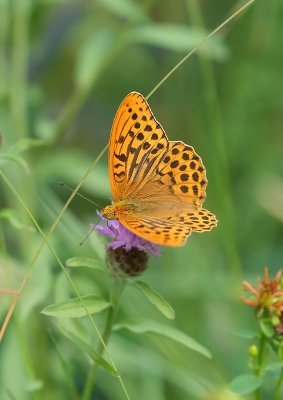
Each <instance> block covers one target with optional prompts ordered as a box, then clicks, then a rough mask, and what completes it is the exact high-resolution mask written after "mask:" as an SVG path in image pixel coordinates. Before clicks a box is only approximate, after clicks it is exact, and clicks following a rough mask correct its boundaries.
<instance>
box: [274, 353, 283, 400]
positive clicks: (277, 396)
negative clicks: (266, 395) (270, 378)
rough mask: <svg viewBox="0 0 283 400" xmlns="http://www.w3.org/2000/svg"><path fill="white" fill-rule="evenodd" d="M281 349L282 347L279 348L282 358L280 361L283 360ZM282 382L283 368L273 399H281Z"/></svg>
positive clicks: (280, 357)
mask: <svg viewBox="0 0 283 400" xmlns="http://www.w3.org/2000/svg"><path fill="white" fill-rule="evenodd" d="M280 350H281V349H279V359H280V361H283V358H282V352H281V351H280ZM282 382H283V368H281V372H280V375H279V379H278V382H277V385H276V388H275V392H274V395H273V397H272V400H278V399H279V394H280V391H281V386H282Z"/></svg>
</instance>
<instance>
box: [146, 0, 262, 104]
mask: <svg viewBox="0 0 283 400" xmlns="http://www.w3.org/2000/svg"><path fill="white" fill-rule="evenodd" d="M254 1H255V0H250V1H249V2H248V3H247V4H245V5H244V6H243V7H241V8H239V10H237V11H236V12H235V13H234V14H232V15H231V17H229V18H227V19H226V21H224V22H223V23H222V24H221V25H219V26H218V27H217V28H216V29H214V31H212V32H211V33H210V34H209V35H208V36H207V37H206V38H205V39H203V40H202V41H201V42H200V43H199V44H198V45H197V46H196V47H195V48H194V49H193V50H192V51H190V52H189V54H187V55H186V56H185V57H184V58H183V59H182V60H181V61H180V62H179V63H178V64H177V65H175V67H174V68H172V69H171V71H170V72H168V74H167V75H165V76H164V78H163V79H161V81H160V82H159V83H158V84H157V85H156V86H155V87H154V88H153V89H152V91H151V92H150V93H149V94H148V95H147V96H146V99H149V98H150V96H151V95H152V94H153V93H154V92H155V91H156V90H157V89H158V88H159V86H161V85H162V83H164V82H165V81H166V79H167V78H169V76H170V75H172V74H173V72H175V71H176V69H178V68H179V67H180V66H181V65H182V64H183V62H185V61H186V60H187V59H188V58H189V57H190V56H191V55H192V54H193V53H194V52H195V51H196V50H198V49H199V48H200V47H201V46H202V45H203V44H204V43H205V42H206V41H207V40H208V39H210V38H211V36H213V35H214V34H215V33H216V32H218V31H219V30H220V29H221V28H223V26H225V25H226V24H228V22H229V21H231V20H232V19H233V18H235V17H236V16H237V15H238V14H240V13H241V12H242V11H244V10H245V9H246V8H247V7H248V6H249V5H250V4H252V3H253V2H254Z"/></svg>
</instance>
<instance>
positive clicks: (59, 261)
mask: <svg viewBox="0 0 283 400" xmlns="http://www.w3.org/2000/svg"><path fill="white" fill-rule="evenodd" d="M96 161H97V160H96ZM89 172H90V171H89ZM87 174H88V173H87ZM87 174H86V175H85V177H86V176H87ZM0 175H1V176H2V178H3V180H4V181H5V183H6V184H7V186H8V187H9V188H10V190H11V191H12V192H13V193H14V195H15V197H16V198H17V199H18V201H19V203H20V204H21V205H22V207H23V208H24V209H25V211H26V212H27V214H28V215H29V217H30V219H31V220H32V222H33V223H34V225H35V226H36V228H37V229H38V231H39V232H40V234H41V236H42V237H43V238H44V242H43V244H42V245H41V246H40V248H39V250H38V252H37V253H36V256H35V258H34V259H33V262H32V263H31V265H30V266H29V268H28V271H27V273H26V275H25V278H24V279H23V282H22V284H21V287H20V289H19V294H20V293H21V291H22V289H23V287H24V285H25V282H26V280H27V276H28V275H29V274H30V272H31V269H32V267H33V265H34V263H35V262H36V260H37V258H38V256H39V254H40V252H41V250H42V248H43V247H44V244H45V243H46V244H47V246H48V247H49V248H50V250H51V252H52V253H53V255H54V257H55V258H56V260H57V262H58V263H59V265H60V267H61V268H62V270H63V271H64V273H65V275H66V276H67V278H68V280H69V282H70V284H71V286H72V288H73V290H74V291H75V293H76V294H77V296H78V298H79V299H80V302H81V304H82V306H83V307H84V309H85V311H86V313H87V315H88V317H89V319H90V321H91V323H92V325H93V327H94V329H95V330H96V333H97V335H98V337H99V339H100V341H101V343H102V346H103V348H104V350H105V351H106V353H107V355H108V357H109V360H110V362H111V364H112V366H113V368H114V369H115V370H116V371H117V368H116V366H115V364H114V361H113V359H112V357H111V355H110V353H109V351H108V349H107V347H106V345H105V343H104V340H103V338H102V336H101V334H100V332H99V330H98V328H97V326H96V324H95V322H94V320H93V318H92V316H91V314H90V313H89V311H88V308H87V307H86V305H85V302H84V301H83V299H82V297H81V295H80V294H79V292H78V290H77V288H76V286H75V284H74V283H73V281H72V279H71V277H70V275H69V274H68V272H67V271H66V268H65V267H64V265H63V264H62V262H61V260H60V259H59V257H58V256H57V254H56V252H55V251H54V249H53V247H52V246H51V244H50V243H49V242H48V239H47V236H45V235H44V233H43V232H42V230H41V228H40V226H39V225H38V223H37V222H36V220H35V219H34V217H33V216H32V214H31V213H30V211H29V209H28V208H27V207H26V205H25V203H24V202H23V201H22V199H21V198H20V196H19V195H18V193H17V192H16V190H15V189H14V187H13V186H12V184H11V183H10V182H9V180H8V179H7V178H6V176H5V175H4V173H3V172H2V171H0ZM80 185H81V183H80V184H79V185H78V187H77V188H76V189H75V191H77V190H78V189H79V187H80ZM75 191H74V192H73V193H72V195H71V197H70V199H71V198H72V197H73V196H74V193H75ZM70 199H69V202H70ZM67 204H68V202H67V203H66V205H65V208H66V207H67ZM65 208H63V210H64V209H65ZM63 210H62V211H63ZM62 211H61V213H60V214H59V216H60V215H62V214H63V212H62ZM57 220H59V217H58V218H57ZM57 220H56V221H55V222H57ZM53 226H54V224H53ZM50 233H51V230H50V231H49V235H50ZM17 300H18V297H15V299H14V302H15V303H14V302H13V304H12V305H13V309H14V307H15V305H16V302H17ZM13 309H10V310H11V311H10V310H9V312H8V314H9V318H8V319H7V317H6V319H5V321H4V323H6V325H5V329H6V326H7V324H8V322H9V319H10V316H11V315H12V312H13ZM7 316H8V315H7ZM5 329H4V330H3V332H2V336H3V334H4V332H5ZM1 331H2V329H1ZM1 338H2V337H1ZM118 379H119V382H120V384H121V387H122V389H123V391H124V394H125V396H126V398H127V399H129V396H128V394H127V391H126V388H125V386H124V384H123V381H122V378H121V376H119V377H118Z"/></svg>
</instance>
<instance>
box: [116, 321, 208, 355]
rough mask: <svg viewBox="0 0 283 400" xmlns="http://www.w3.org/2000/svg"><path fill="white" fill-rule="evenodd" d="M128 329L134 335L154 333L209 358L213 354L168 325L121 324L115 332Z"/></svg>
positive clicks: (148, 323)
mask: <svg viewBox="0 0 283 400" xmlns="http://www.w3.org/2000/svg"><path fill="white" fill-rule="evenodd" d="M120 329H127V330H129V331H131V332H134V333H139V334H142V333H153V334H155V335H158V336H163V337H165V338H167V339H170V340H173V341H175V342H177V343H181V344H182V345H184V346H186V347H187V348H189V349H191V350H194V351H196V352H198V353H200V354H202V355H203V356H205V357H207V358H211V357H212V356H211V353H210V351H209V350H208V349H206V348H205V347H204V346H202V345H201V344H200V343H198V342H197V341H196V340H195V339H193V338H191V337H190V336H188V335H186V334H184V333H183V332H180V331H179V330H177V329H175V328H172V327H171V326H168V325H163V324H160V323H157V322H155V321H145V322H141V323H136V324H135V323H131V322H130V323H128V322H120V323H119V324H118V325H116V326H115V327H114V330H116V331H118V330H120Z"/></svg>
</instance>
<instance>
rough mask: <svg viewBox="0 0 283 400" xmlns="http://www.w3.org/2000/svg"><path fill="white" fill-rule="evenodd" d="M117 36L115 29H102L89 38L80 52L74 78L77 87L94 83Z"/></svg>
mask: <svg viewBox="0 0 283 400" xmlns="http://www.w3.org/2000/svg"><path fill="white" fill-rule="evenodd" d="M116 38H117V34H116V33H115V32H114V31H113V30H110V29H102V30H101V31H98V32H96V33H95V34H94V35H92V36H91V37H90V38H88V39H87V41H86V43H85V44H84V45H83V46H82V48H81V49H80V51H79V53H78V58H77V64H76V68H75V78H74V79H75V84H76V86H77V87H79V88H89V87H90V86H91V85H92V84H93V83H94V81H95V80H96V78H97V77H98V76H99V74H100V72H101V71H102V70H103V68H104V66H105V64H106V61H107V59H108V57H109V53H110V49H111V47H112V46H113V44H114V43H115V42H116Z"/></svg>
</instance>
